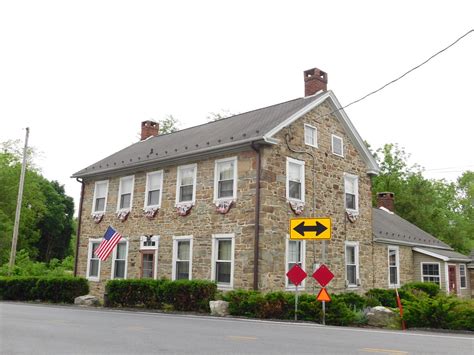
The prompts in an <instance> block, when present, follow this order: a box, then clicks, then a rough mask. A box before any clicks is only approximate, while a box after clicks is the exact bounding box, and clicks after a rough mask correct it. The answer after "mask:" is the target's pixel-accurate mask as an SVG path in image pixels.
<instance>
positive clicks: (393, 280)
mask: <svg viewBox="0 0 474 355" xmlns="http://www.w3.org/2000/svg"><path fill="white" fill-rule="evenodd" d="M397 284H398V277H397V268H396V267H390V285H397Z"/></svg>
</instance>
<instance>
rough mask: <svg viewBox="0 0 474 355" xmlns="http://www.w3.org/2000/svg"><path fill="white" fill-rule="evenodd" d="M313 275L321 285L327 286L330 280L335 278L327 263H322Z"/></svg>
mask: <svg viewBox="0 0 474 355" xmlns="http://www.w3.org/2000/svg"><path fill="white" fill-rule="evenodd" d="M313 277H314V279H315V280H316V281H318V282H319V283H320V285H321V286H323V287H325V286H326V285H327V284H328V283H329V281H331V280H332V279H333V278H334V274H333V273H332V272H331V270H329V269H328V267H327V266H326V265H324V264H322V265H321V266H320V267H319V268H318V270H316V271H315V272H314V274H313Z"/></svg>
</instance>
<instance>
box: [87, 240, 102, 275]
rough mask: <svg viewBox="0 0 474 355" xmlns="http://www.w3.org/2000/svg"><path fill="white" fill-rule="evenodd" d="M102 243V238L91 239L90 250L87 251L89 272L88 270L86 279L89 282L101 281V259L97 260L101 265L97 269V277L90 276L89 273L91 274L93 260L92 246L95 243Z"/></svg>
mask: <svg viewBox="0 0 474 355" xmlns="http://www.w3.org/2000/svg"><path fill="white" fill-rule="evenodd" d="M101 241H102V239H101V238H93V239H89V243H88V244H89V245H88V249H87V270H86V279H87V280H89V281H95V282H98V281H100V264H101V261H100V259H99V258H97V260H98V261H99V265H98V267H97V276H90V275H89V273H90V264H91V263H90V261H91V259H92V244H93V243H96V244H99V245H100V242H101Z"/></svg>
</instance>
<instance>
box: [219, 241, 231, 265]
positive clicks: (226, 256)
mask: <svg viewBox="0 0 474 355" xmlns="http://www.w3.org/2000/svg"><path fill="white" fill-rule="evenodd" d="M217 259H218V260H229V261H230V260H232V241H231V240H230V239H229V240H219V241H218V252H217Z"/></svg>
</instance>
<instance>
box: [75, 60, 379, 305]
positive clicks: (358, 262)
mask: <svg viewBox="0 0 474 355" xmlns="http://www.w3.org/2000/svg"><path fill="white" fill-rule="evenodd" d="M304 86H305V96H304V97H302V98H298V99H295V100H291V101H287V102H283V103H279V104H276V105H272V106H269V107H265V108H261V109H258V110H254V111H250V112H246V113H242V114H239V115H235V116H232V117H229V118H226V119H222V120H218V121H215V122H210V123H207V124H203V125H199V126H196V127H192V128H188V129H183V130H181V131H177V132H174V133H170V134H162V135H159V134H158V133H159V127H158V124H157V123H155V122H151V121H145V122H143V123H142V135H141V140H140V141H139V142H137V143H135V144H133V145H131V146H129V147H126V148H125V149H123V150H121V151H119V152H117V153H115V154H112V155H111V156H109V157H107V158H105V159H102V160H100V161H98V162H97V163H95V164H92V165H91V166H89V167H87V168H85V169H83V170H80V171H78V172H77V173H75V174H74V175H73V177H74V178H76V179H77V180H78V181H80V182H81V183H82V189H81V199H80V213H79V231H78V232H79V233H78V243H77V253H76V255H77V258H76V267H75V274H76V275H79V276H84V277H87V278H88V279H89V280H90V285H91V292H92V293H93V294H96V295H99V296H100V295H102V294H103V292H104V286H105V283H106V281H107V280H109V279H114V278H144V277H150V278H162V277H166V278H169V279H182V278H188V279H208V280H215V281H216V282H217V284H218V287H219V288H220V289H223V290H227V289H236V288H243V289H259V290H263V291H270V290H292V289H294V285H292V284H291V283H290V282H289V281H288V280H287V278H286V276H285V275H286V272H287V271H288V270H289V268H291V267H292V266H293V265H294V264H295V263H299V264H300V265H301V266H302V267H303V268H304V269H305V270H306V271H307V273H308V274H309V275H311V274H312V272H313V271H314V270H315V268H316V267H317V266H318V265H319V264H320V263H322V262H324V263H325V264H326V265H327V266H328V267H329V268H330V269H331V271H332V272H333V273H334V274H335V278H334V279H333V281H331V283H330V284H329V290H330V291H331V292H344V291H346V290H353V291H359V292H363V291H366V290H368V289H370V288H372V287H373V286H374V280H375V277H374V266H373V261H372V260H373V254H374V249H373V241H372V207H371V180H370V179H371V176H372V175H374V174H377V173H378V170H379V168H378V166H377V163H376V162H375V160H374V158H373V157H372V155H371V154H370V152H369V151H368V149H367V147H366V146H365V144H364V142H363V140H362V138H361V137H360V135H359V134H358V133H357V131H356V129H355V128H354V126H353V124H352V123H351V121H350V120H349V118H348V116H347V115H346V113H345V112H344V110H342V109H341V105H340V104H339V102H338V100H337V98H336V96H335V95H334V93H333V92H332V91H328V90H327V74H326V73H324V72H322V71H320V70H319V69H316V68H314V69H310V70H307V71H305V72H304ZM294 217H330V218H331V220H332V239H331V240H330V241H328V242H325V243H323V242H321V241H296V240H290V239H289V220H290V219H291V218H294ZM109 225H111V226H113V227H114V228H115V229H116V230H117V231H118V232H119V233H121V234H122V235H123V238H122V241H121V242H120V243H119V244H118V245H117V247H116V248H115V249H114V251H113V253H112V255H111V257H109V259H108V260H106V261H105V262H101V261H100V260H99V259H98V258H97V256H96V255H95V249H96V248H97V246H98V245H99V243H100V240H101V238H102V236H103V235H104V232H105V230H106V229H107V227H108V226H109ZM301 287H302V288H304V289H306V290H307V291H312V290H313V291H314V290H315V288H316V287H318V286H317V285H316V282H315V281H314V280H313V279H312V278H311V277H308V278H307V279H306V280H305V282H304V283H303V284H302V286H301Z"/></svg>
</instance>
